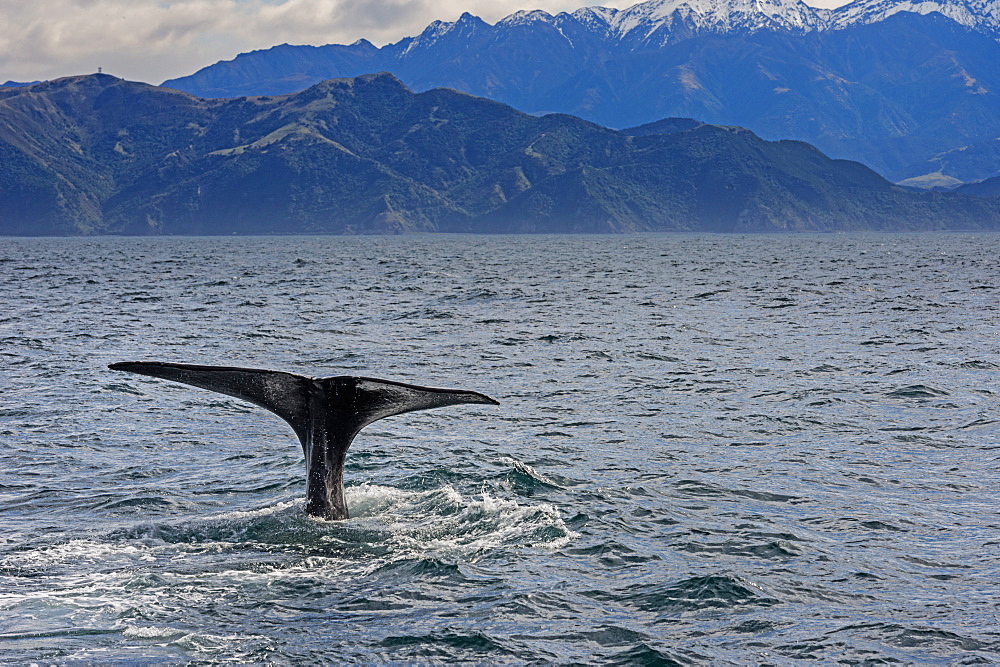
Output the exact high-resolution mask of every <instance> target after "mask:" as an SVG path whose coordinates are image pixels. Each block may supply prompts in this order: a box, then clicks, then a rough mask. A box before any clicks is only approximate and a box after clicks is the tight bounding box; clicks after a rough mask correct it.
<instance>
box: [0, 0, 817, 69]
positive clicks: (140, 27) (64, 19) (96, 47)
mask: <svg viewBox="0 0 1000 667" xmlns="http://www.w3.org/2000/svg"><path fill="white" fill-rule="evenodd" d="M821 2H823V3H836V2H837V0H817V4H819V3H821ZM584 4H602V5H604V6H610V7H627V6H629V5H631V4H634V1H632V2H630V1H628V0H625V1H616V0H613V1H608V2H601V3H595V2H587V1H586V0H367V1H365V0H36V1H30V0H28V1H26V0H0V25H2V26H4V29H3V30H0V82H2V81H5V80H7V79H13V80H15V81H30V80H35V79H49V78H55V77H59V76H66V75H70V74H83V73H88V72H94V71H97V68H98V67H103V68H104V71H105V72H108V73H110V74H114V75H116V76H121V77H124V78H126V79H133V80H138V81H149V82H151V83H159V82H160V81H162V80H164V79H168V78H172V77H176V76H182V75H185V74H190V73H191V72H194V71H195V70H197V69H199V68H201V67H203V66H205V65H209V64H211V63H213V62H216V61H218V60H223V59H229V58H233V57H234V56H236V55H237V54H238V53H241V52H244V51H250V50H254V49H265V48H268V47H270V46H274V45H276V44H281V43H285V42H287V43H291V44H317V45H318V44H336V43H339V44H349V43H351V42H354V41H355V40H357V39H359V38H361V37H365V38H367V39H369V40H370V41H372V42H374V43H376V44H385V43H388V42H393V41H396V40H398V39H401V38H402V37H405V36H407V35H416V34H418V33H419V32H420V31H421V30H423V28H424V27H425V26H426V25H427V24H428V23H430V22H431V21H433V20H435V19H441V20H444V21H454V20H456V19H457V18H458V17H459V16H461V14H462V12H470V13H472V14H475V15H476V16H480V17H482V18H483V19H485V20H486V21H488V22H490V23H493V22H496V21H497V20H499V19H501V18H503V17H504V16H506V15H508V14H510V13H512V12H515V11H517V10H519V9H526V8H530V9H544V10H546V11H548V12H552V13H555V12H559V11H571V10H573V9H576V8H577V7H580V6H582V5H584Z"/></svg>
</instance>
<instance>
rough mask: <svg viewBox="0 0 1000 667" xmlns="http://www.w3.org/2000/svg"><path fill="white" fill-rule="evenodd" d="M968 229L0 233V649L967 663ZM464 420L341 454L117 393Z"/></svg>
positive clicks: (992, 639) (233, 408) (983, 477)
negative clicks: (346, 384)
mask: <svg viewBox="0 0 1000 667" xmlns="http://www.w3.org/2000/svg"><path fill="white" fill-rule="evenodd" d="M998 256H1000V235H975V234H966V235H961V234H957V235H936V234H935V235H931V234H928V235H801V236H799V235H786V236H723V235H720V236H702V235H662V236H661V235H655V236H625V237H611V236H605V237H593V236H585V237H581V236H524V237H479V236H457V237H455V236H414V237H393V238H388V237H365V238H339V237H283V238H237V237H232V238H141V239H139V238H99V239H12V238H6V239H0V304H2V309H0V661H2V662H4V663H15V664H20V663H40V664H41V663H44V664H75V663H102V664H129V665H131V664H156V663H167V664H176V663H196V664H213V663H223V662H245V663H266V664H279V665H281V664H287V665H291V664H321V663H331V664H336V663H343V662H363V663H393V662H397V663H447V662H463V663H483V664H495V663H513V664H532V663H563V664H564V663H592V664H706V663H711V664H721V665H724V664H736V665H743V664H791V663H802V662H808V663H828V664H835V663H845V664H884V663H904V664H905V663H909V664H976V663H983V664H985V663H998V662H1000V400H998V398H1000V396H998V392H1000V335H998V334H1000V268H998V264H997V257H998ZM126 360H161V361H173V362H186V363H196V364H211V365H232V366H250V367H259V368H271V369H276V370H286V371H292V372H298V373H303V374H307V375H316V376H321V375H367V376H374V377H380V378H386V379H391V380H398V381H403V382H412V383H417V384H424V385H431V386H441V387H456V388H463V389H471V390H475V391H480V392H485V393H487V394H489V395H491V396H493V397H495V398H497V399H498V400H499V401H500V402H501V405H500V406H499V407H494V406H488V405H471V406H468V405H467V406H454V407H450V408H445V409H440V410H434V411H428V412H418V413H412V414H408V415H402V416H397V417H393V418H390V419H386V420H383V421H380V422H377V423H375V424H373V425H372V426H369V427H368V428H367V429H366V430H364V431H363V432H362V433H361V435H360V436H359V437H358V439H357V440H356V441H355V442H354V445H353V446H352V448H351V451H350V452H349V454H348V465H347V469H346V479H347V487H348V488H347V499H348V503H349V506H350V511H351V514H352V518H351V519H350V520H348V521H344V522H325V521H320V520H315V519H311V518H308V517H306V516H305V515H304V514H303V497H304V489H305V481H304V470H305V468H304V464H303V461H302V450H301V448H300V446H299V444H298V442H297V440H296V439H295V436H294V434H293V433H292V431H291V429H290V428H288V426H287V425H286V424H285V423H284V422H282V421H281V420H280V419H279V418H277V417H276V416H274V415H272V414H271V413H269V412H267V411H265V410H262V409H259V408H257V407H254V406H253V405H250V404H248V403H243V402H240V401H239V400H236V399H230V398H228V397H226V396H223V395H221V394H214V393H211V392H207V391H203V390H200V389H196V388H194V387H189V386H186V385H178V384H173V383H169V382H166V381H161V380H156V379H152V378H147V377H142V376H137V375H130V374H125V373H117V372H114V371H110V370H108V369H107V364H108V363H111V362H115V361H126Z"/></svg>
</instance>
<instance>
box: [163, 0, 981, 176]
mask: <svg viewBox="0 0 1000 667" xmlns="http://www.w3.org/2000/svg"><path fill="white" fill-rule="evenodd" d="M998 40H1000V0H970V1H965V0H928V1H926V2H911V1H909V0H902V1H899V0H855V1H854V2H852V3H850V4H847V5H844V6H842V7H839V8H837V9H834V10H824V9H817V8H813V7H810V6H809V5H806V4H805V3H803V2H801V1H800V0H648V1H647V2H643V3H640V4H637V5H634V6H632V7H629V8H627V9H623V10H616V9H609V8H602V7H585V8H582V9H579V10H577V11H574V12H571V13H559V14H556V15H551V14H547V13H545V12H542V11H522V12H517V13H515V14H512V15H510V16H508V17H506V18H504V19H503V20H501V21H499V22H497V23H496V24H495V25H490V24H488V23H486V22H484V21H482V20H481V19H479V18H477V17H475V16H472V15H471V14H463V15H462V16H461V18H459V19H458V20H457V21H454V22H447V23H446V22H441V21H436V22H434V23H432V24H430V25H429V26H428V27H427V28H426V29H425V30H424V31H423V32H422V33H421V34H419V35H417V36H415V37H407V38H405V39H403V40H400V41H399V42H396V43H394V44H389V45H386V46H383V47H381V48H378V47H376V46H374V45H373V44H371V43H370V42H367V41H365V40H360V41H358V42H356V43H354V44H351V45H349V46H344V45H327V46H320V47H313V46H290V45H287V44H286V45H281V46H276V47H273V48H270V49H266V50H262V51H254V52H252V53H245V54H241V55H239V56H237V57H236V58H235V59H233V60H231V61H224V62H219V63H215V64H213V65H210V66H208V67H205V68H204V69H202V70H199V71H198V72H196V73H194V74H192V75H190V76H186V77H181V78H178V79H172V80H170V81H166V82H164V84H163V85H165V86H168V87H171V88H176V89H178V90H183V91H187V92H190V93H192V94H195V95H198V96H201V97H209V98H210V97H234V96H241V95H276V94H284V93H290V92H296V91H299V90H302V89H303V88H306V87H308V86H309V85H312V84H314V83H317V82H319V81H322V80H325V79H328V78H331V77H348V76H356V75H360V74H364V73H370V72H377V71H388V72H392V73H393V74H395V75H396V76H397V77H399V78H400V79H401V80H402V81H403V82H404V83H406V84H407V85H408V86H409V87H411V88H412V89H413V90H416V91H425V90H430V89H432V88H437V87H448V88H454V89H457V90H461V91H464V92H467V93H470V94H473V95H477V96H483V97H488V98H490V99H494V100H497V101H501V102H504V103H506V104H510V105H512V106H514V107H515V108H517V109H519V110H522V111H525V112H528V113H531V114H536V115H540V114H544V113H551V112H560V113H569V114H573V115H577V116H579V117H581V118H584V119H587V120H591V121H593V122H596V123H599V124H601V125H604V126H608V127H613V128H626V127H632V126H637V125H640V124H644V123H648V122H652V121H655V120H658V119H661V118H664V117H671V116H678V117H692V118H697V119H699V120H701V121H703V122H706V123H713V124H723V125H740V126H744V127H747V128H749V129H751V130H752V131H754V132H756V133H757V134H759V135H760V136H762V137H764V138H766V139H798V140H802V141H807V142H809V143H812V144H814V145H815V146H817V147H818V148H820V149H821V150H823V151H824V152H825V153H827V154H828V155H830V156H833V157H838V158H848V159H854V160H859V161H861V162H863V163H865V164H867V165H868V166H870V167H872V168H874V169H875V170H877V171H878V172H880V173H881V174H883V175H884V176H886V177H887V178H889V179H890V180H893V181H905V182H906V183H907V184H909V185H915V186H926V187H932V186H946V187H950V186H955V185H959V184H961V183H963V182H971V181H977V180H982V179H986V178H989V177H992V176H997V175H1000V141H998V139H1000V97H998V94H1000V41H998Z"/></svg>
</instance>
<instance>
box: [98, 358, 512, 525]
mask: <svg viewBox="0 0 1000 667" xmlns="http://www.w3.org/2000/svg"><path fill="white" fill-rule="evenodd" d="M108 368H110V369H111V370H116V371H128V372H130V373H138V374H140V375H149V376H151V377H156V378H162V379H164V380H172V381H174V382H181V383H184V384H189V385H193V386H195V387H201V388H202V389H209V390H211V391H215V392H219V393H221V394H226V395H228V396H233V397H235V398H239V399H243V400H245V401H249V402H250V403H253V404H254V405H258V406H260V407H262V408H265V409H267V410H270V411H271V412H273V413H275V414H276V415H278V416H279V417H281V418H282V419H284V420H285V421H286V422H288V423H289V424H290V425H291V427H292V429H293V430H294V431H295V434H296V435H297V436H298V438H299V442H301V443H302V451H303V453H304V454H305V457H306V468H307V489H306V493H307V502H306V511H307V512H308V513H309V514H312V515H314V516H321V517H323V518H327V519H346V518H347V507H346V503H345V501H344V498H343V478H342V474H343V462H344V457H345V455H346V453H347V449H348V447H350V445H351V442H352V441H353V440H354V436H356V435H357V434H358V431H360V430H361V429H362V428H364V427H365V426H367V425H368V424H371V423H372V422H375V421H377V420H379V419H383V418H385V417H391V416H393V415H399V414H403V413H405V412H413V411H415V410H428V409H431V408H439V407H444V406H448V405H459V404H463V403H482V404H489V405H499V403H497V401H495V400H494V399H492V398H490V397H489V396H486V395H485V394H480V393H479V392H475V391H462V390H457V389H437V388H434V387H421V386H419V385H414V384H405V383H403V382H393V381H391V380H379V379H376V378H368V377H356V376H345V375H341V376H334V377H308V376H304V375H297V374H295V373H285V372H282V371H270V370H262V369H256V368H235V367H230V366H195V365H192V364H173V363H165V362H160V361H125V362H121V363H116V364H110V365H109V366H108Z"/></svg>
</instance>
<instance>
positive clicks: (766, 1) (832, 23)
mask: <svg viewBox="0 0 1000 667" xmlns="http://www.w3.org/2000/svg"><path fill="white" fill-rule="evenodd" d="M900 12H911V13H914V14H924V15H926V14H931V13H934V12H936V13H939V14H941V15H942V16H945V17H947V18H949V19H951V20H953V21H955V22H956V23H959V24H960V25H963V26H965V27H967V28H971V29H974V30H977V31H980V32H986V33H993V34H995V35H997V36H998V37H1000V0H924V1H923V2H919V1H915V0H855V1H854V2H851V3H849V4H846V5H842V6H841V7H838V8H836V9H833V10H830V9H822V8H818V7H811V6H810V5H808V4H806V3H805V2H803V1H802V0H647V1H646V2H640V3H638V4H635V5H632V6H631V7H628V8H627V9H621V10H619V9H614V8H610V7H597V6H595V7H583V8H581V9H578V10H576V11H574V12H561V13H559V14H556V15H552V14H549V13H548V12H544V11H542V10H537V9H536V10H522V11H518V12H515V13H513V14H511V15H510V16H507V17H505V18H503V19H501V20H500V21H498V22H497V24H496V26H495V28H496V29H498V30H503V29H511V28H515V27H524V26H530V25H535V26H538V25H541V24H544V25H549V26H552V27H555V28H557V29H559V31H560V32H561V33H563V34H564V35H565V36H566V37H567V38H570V36H569V35H568V34H566V33H567V31H566V30H565V28H566V27H567V26H573V27H574V28H580V27H583V28H586V29H587V30H588V31H590V32H591V33H592V35H593V36H595V37H599V38H601V39H604V40H611V41H614V42H619V43H627V44H629V45H640V44H641V45H643V46H655V45H663V44H666V43H669V42H671V41H674V40H673V39H672V37H674V36H675V33H677V32H678V31H680V32H682V33H683V36H685V37H686V36H689V35H690V34H692V33H705V32H711V33H732V32H756V31H761V30H770V31H791V32H812V31H820V30H838V29H844V28H847V27H850V26H852V25H866V24H870V23H877V22H879V21H883V20H885V19H886V18H888V17H890V16H892V15H894V14H898V13H900ZM469 18H474V17H471V16H470V15H463V17H462V18H461V19H459V20H458V21H455V22H453V23H443V22H441V21H435V22H434V23H432V24H431V25H430V26H428V27H427V29H426V30H425V31H424V32H423V33H422V34H421V36H420V37H419V38H418V39H420V40H421V42H422V44H423V45H427V44H428V43H429V42H430V41H433V40H435V39H440V38H441V37H443V36H444V35H446V34H447V33H449V32H450V31H452V30H455V29H459V28H461V27H462V26H463V24H464V23H465V22H467V21H468V19H469Z"/></svg>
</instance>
